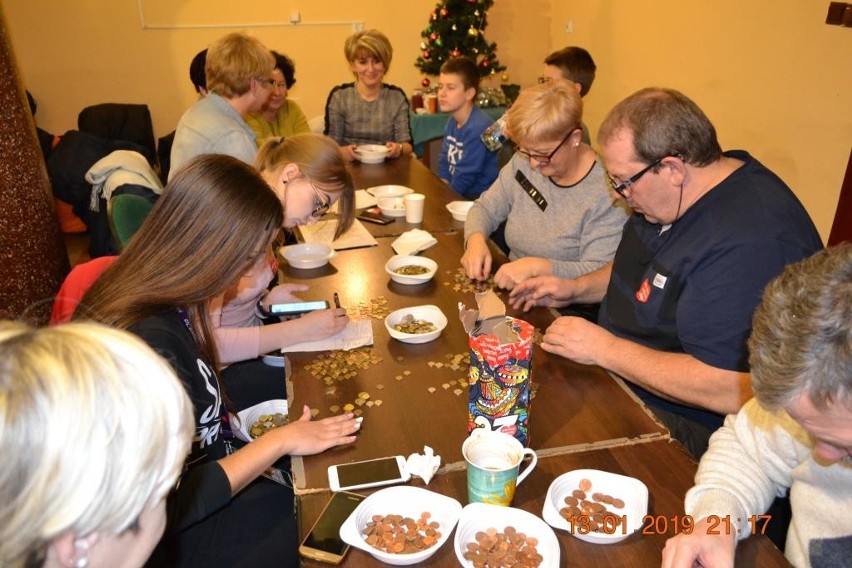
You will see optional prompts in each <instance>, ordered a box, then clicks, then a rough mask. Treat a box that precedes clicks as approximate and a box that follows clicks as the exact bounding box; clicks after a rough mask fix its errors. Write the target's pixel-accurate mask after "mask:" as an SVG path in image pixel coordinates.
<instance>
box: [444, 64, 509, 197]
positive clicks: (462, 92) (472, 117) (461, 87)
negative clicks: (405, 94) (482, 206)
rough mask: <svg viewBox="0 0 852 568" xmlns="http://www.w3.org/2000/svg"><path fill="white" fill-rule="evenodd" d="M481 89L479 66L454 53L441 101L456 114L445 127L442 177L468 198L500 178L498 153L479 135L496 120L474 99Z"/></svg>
mask: <svg viewBox="0 0 852 568" xmlns="http://www.w3.org/2000/svg"><path fill="white" fill-rule="evenodd" d="M478 89H479V70H478V69H477V68H476V63H474V61H473V60H471V59H470V58H467V57H454V58H452V59H449V60H447V62H446V63H444V64H443V65H442V66H441V76H440V78H439V80H438V104H439V105H440V107H441V110H442V111H443V112H448V113H450V114H451V115H452V116H451V117H450V119H449V120H448V121H447V126H446V128H444V143H443V145H442V147H441V160H440V162H439V163H438V177H440V178H441V179H442V180H444V181H445V182H447V183H448V184H449V185H450V187H452V188H453V189H454V190H455V191H456V192H457V193H459V194H461V195H462V196H463V197H464V198H465V199H476V198H477V197H479V194H480V193H482V192H483V191H485V190H486V189H488V188H489V187H490V186H491V184H492V183H493V182H494V180H495V179H497V154H496V152H489V151H488V149H487V148H486V147H485V145H484V144H483V143H482V140H481V139H480V138H479V137H480V135H481V134H482V131H483V130H485V129H486V128H488V126H490V125H491V123H492V122H493V121H492V120H491V119H490V118H489V117H488V115H486V114H485V113H484V112H482V110H480V108H479V107H478V106H477V105H475V104H474V103H473V101H474V99H475V98H476V92H477V90H478Z"/></svg>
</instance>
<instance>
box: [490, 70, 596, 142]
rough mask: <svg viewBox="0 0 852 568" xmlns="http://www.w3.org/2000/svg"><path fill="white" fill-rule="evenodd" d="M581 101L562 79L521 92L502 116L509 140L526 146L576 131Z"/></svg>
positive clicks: (569, 83) (578, 126) (559, 137)
mask: <svg viewBox="0 0 852 568" xmlns="http://www.w3.org/2000/svg"><path fill="white" fill-rule="evenodd" d="M582 119H583V99H581V98H580V95H579V94H578V93H577V90H576V89H575V88H574V86H573V84H572V83H571V82H569V81H566V80H564V79H558V80H553V81H548V82H546V83H541V84H538V85H535V86H533V87H527V88H526V89H523V90H521V93H520V94H519V95H518V98H517V99H516V100H515V102H514V103H513V104H512V107H511V108H510V109H509V110H508V112H507V113H506V125H507V128H508V130H509V133H510V134H511V137H512V140H514V141H515V142H518V143H520V142H521V141H522V140H523V141H525V142H526V143H527V145H535V144H537V143H539V142H550V141H553V140H561V139H562V138H563V137H564V136H565V135H566V134H568V132H569V131H571V130H573V129H575V128H580V121H581V120H582Z"/></svg>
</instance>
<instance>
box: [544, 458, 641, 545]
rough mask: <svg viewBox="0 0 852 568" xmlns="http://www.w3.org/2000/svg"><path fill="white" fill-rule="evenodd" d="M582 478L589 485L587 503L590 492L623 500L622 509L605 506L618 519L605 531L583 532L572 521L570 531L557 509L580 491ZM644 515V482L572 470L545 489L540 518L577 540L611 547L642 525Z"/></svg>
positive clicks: (611, 474) (588, 470)
mask: <svg viewBox="0 0 852 568" xmlns="http://www.w3.org/2000/svg"><path fill="white" fill-rule="evenodd" d="M581 479H588V480H589V481H591V482H592V488H591V490H590V491H589V492H588V494H587V496H588V497H587V499H588V500H589V501H592V494H593V493H603V494H604V495H609V496H611V497H615V498H618V499H621V500H622V501H624V507H622V508H620V509H619V508H616V507H613V506H612V505H606V504H605V506H606V508H607V511H609V512H610V513H612V514H613V515H615V516H616V517H617V520H616V522H615V523H613V524H612V525H609V526H608V527H607V529H606V532H591V531H587V530H583V529H582V528H581V526H580V523H578V522H575V524H574V530H573V531H572V530H571V523H569V522H568V521H566V520H565V519H564V518H563V517H562V516H561V515H560V514H559V510H560V509H561V508H563V507H565V506H566V505H565V501H564V499H565V497H566V496H568V495H571V493H572V492H573V491H574V490H575V489H578V488H579V486H580V480H581ZM647 513H648V488H647V487H646V486H645V484H644V483H642V482H641V481H639V480H638V479H636V478H633V477H627V476H624V475H618V474H617V473H610V472H608V471H600V470H597V469H575V470H574V471H569V472H568V473H563V474H562V475H560V476H559V477H557V478H556V479H554V480H553V483H551V484H550V487H549V488H548V489H547V497H546V498H545V500H544V507H543V509H542V517H544V520H545V521H547V524H549V525H550V526H552V527H553V528H556V529H562V530H564V531H568V532H569V533H570V534H571V535H572V536H575V537H577V538H579V539H580V540H585V541H586V542H593V543H596V544H613V543H616V542H620V541H622V540H624V539H625V538H627V537H628V536H630V535H631V534H633V533H634V532H635V531H637V530H638V529H639V528H640V527H641V526H642V519H643V518H644V517H645V515H646V514H647ZM583 533H585V534H583ZM607 533H610V534H607Z"/></svg>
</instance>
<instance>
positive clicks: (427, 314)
mask: <svg viewBox="0 0 852 568" xmlns="http://www.w3.org/2000/svg"><path fill="white" fill-rule="evenodd" d="M407 315H411V316H413V317H414V319H419V320H425V321H428V322H432V323H434V324H435V327H436V328H437V329H436V330H435V331H430V332H429V333H403V332H402V331H397V330H395V329H394V328H393V326H395V325H396V324H398V323H400V322H401V321H402V318H404V317H405V316H407ZM445 327H447V316H445V315H444V312H442V311H441V308H439V307H438V306H432V305H426V306H414V307H411V308H403V309H401V310H396V311H395V312H391V313H390V315H388V317H386V318H385V328H387V330H388V333H389V334H390V336H391V337H393V338H394V339H396V340H398V341H402V342H403V343H428V342H430V341H433V340H435V339H437V338H438V336H439V335H441V332H442V331H444V328H445Z"/></svg>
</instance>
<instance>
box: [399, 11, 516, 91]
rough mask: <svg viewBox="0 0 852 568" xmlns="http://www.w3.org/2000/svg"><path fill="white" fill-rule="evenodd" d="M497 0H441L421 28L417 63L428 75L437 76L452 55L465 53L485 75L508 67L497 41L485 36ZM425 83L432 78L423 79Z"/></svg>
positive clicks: (482, 74) (481, 73)
mask: <svg viewBox="0 0 852 568" xmlns="http://www.w3.org/2000/svg"><path fill="white" fill-rule="evenodd" d="M493 5H494V0H441V1H439V2H438V3H437V4H435V9H434V10H432V13H431V14H430V15H429V25H428V26H426V29H425V30H423V31H422V32H420V36H421V37H422V38H423V41H422V42H421V43H420V57H418V58H417V61H416V62H415V65H416V66H417V68H418V69H420V70H421V71H423V73H424V74H426V75H431V76H433V77H434V76H437V75H438V74H439V73H440V72H441V65H443V63H444V61H446V60H447V59H450V58H451V57H458V56H460V55H465V56H467V57H470V58H471V59H473V60H474V61H476V63H477V65H478V66H479V73H480V75H481V76H482V77H483V78H485V77H488V76H489V75H493V74H494V73H496V72H497V71H503V70H504V69H506V67H505V65H500V62H499V61H497V44H496V43H488V42H487V41H486V40H485V35H484V34H483V32H484V31H485V27H486V26H487V25H488V17H487V15H486V12H487V11H488V9H489V8H490V7H491V6H493ZM423 83H424V86H426V85H428V84H429V79H428V78H426V79H423Z"/></svg>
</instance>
